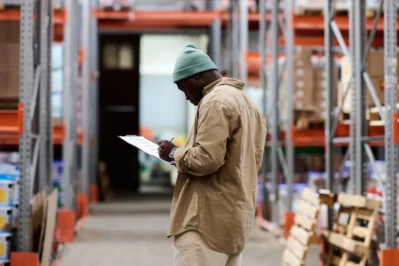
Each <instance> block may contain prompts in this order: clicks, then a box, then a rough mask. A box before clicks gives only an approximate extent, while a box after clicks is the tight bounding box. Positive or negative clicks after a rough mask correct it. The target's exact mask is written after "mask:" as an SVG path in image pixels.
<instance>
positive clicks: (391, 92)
mask: <svg viewBox="0 0 399 266" xmlns="http://www.w3.org/2000/svg"><path fill="white" fill-rule="evenodd" d="M396 10H397V4H396V0H385V12H384V16H385V17H384V48H385V53H384V56H385V57H384V63H385V107H386V110H387V113H386V114H387V115H386V125H385V160H386V164H387V168H386V171H387V172H386V178H387V179H386V185H385V193H384V197H385V202H384V204H385V210H386V211H385V245H386V248H387V249H396V248H397V246H396V235H397V233H396V232H397V230H396V226H397V221H396V215H397V211H398V210H397V206H396V200H397V184H396V175H397V173H398V167H399V145H398V143H397V142H395V141H394V136H393V132H394V131H393V128H392V127H393V126H394V124H396V123H398V112H397V110H396V102H397V79H398V76H397V68H398V62H397V49H396V46H397V26H396V25H397V18H396ZM394 133H395V134H398V132H394ZM392 263H393V261H392Z"/></svg>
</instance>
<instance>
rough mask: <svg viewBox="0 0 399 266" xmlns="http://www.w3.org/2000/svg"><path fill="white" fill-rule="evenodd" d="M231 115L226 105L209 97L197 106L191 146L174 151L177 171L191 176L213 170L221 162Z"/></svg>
mask: <svg viewBox="0 0 399 266" xmlns="http://www.w3.org/2000/svg"><path fill="white" fill-rule="evenodd" d="M232 119H233V117H232V113H231V111H230V109H229V108H228V107H227V106H226V105H225V104H224V103H222V102H219V101H212V102H209V103H206V104H205V105H203V106H200V109H199V116H198V126H197V127H198V128H197V134H196V141H195V144H194V146H193V147H191V148H180V149H177V150H176V152H175V156H174V157H175V162H176V167H177V169H178V171H179V172H180V173H182V174H185V175H192V176H206V175H210V174H213V173H215V172H216V171H217V170H218V169H219V168H220V167H221V166H222V165H223V164H224V162H225V155H226V146H227V142H228V141H229V139H230V134H231V132H232V131H231V129H232V124H233V121H232Z"/></svg>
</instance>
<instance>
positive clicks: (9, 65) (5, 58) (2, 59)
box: [0, 42, 20, 71]
mask: <svg viewBox="0 0 399 266" xmlns="http://www.w3.org/2000/svg"><path fill="white" fill-rule="evenodd" d="M19 65H20V45H19V43H2V42H0V71H19V68H20V67H19Z"/></svg>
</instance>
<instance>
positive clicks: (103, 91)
mask: <svg viewBox="0 0 399 266" xmlns="http://www.w3.org/2000/svg"><path fill="white" fill-rule="evenodd" d="M99 51H100V54H99V58H100V99H99V100H100V108H99V112H100V113H99V118H100V121H99V122H100V134H99V136H100V160H101V161H104V162H105V163H106V165H107V169H108V174H109V178H110V182H111V186H112V188H113V189H115V190H117V191H137V190H138V188H139V172H138V152H137V150H136V149H134V148H133V147H132V146H130V145H129V144H127V143H125V142H123V141H122V140H121V139H119V138H118V136H124V135H137V134H138V133H139V62H140V58H139V56H140V36H139V35H133V34H121V35H116V34H101V35H100V49H99Z"/></svg>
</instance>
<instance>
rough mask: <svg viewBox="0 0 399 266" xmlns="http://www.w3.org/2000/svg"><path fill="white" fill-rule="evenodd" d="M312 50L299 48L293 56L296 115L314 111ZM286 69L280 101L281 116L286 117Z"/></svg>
mask: <svg viewBox="0 0 399 266" xmlns="http://www.w3.org/2000/svg"><path fill="white" fill-rule="evenodd" d="M311 57H312V50H311V49H309V48H299V49H298V50H297V52H296V53H295V56H294V77H293V98H294V99H293V100H294V107H293V109H294V113H295V115H296V117H295V120H297V118H298V116H302V115H309V114H311V113H313V112H314V111H315V106H314V100H313V98H314V97H313V96H314V95H313V89H314V72H313V68H312V60H311ZM288 78H289V77H288V75H287V71H284V73H283V80H282V91H281V96H280V101H281V103H280V104H281V105H280V106H281V118H282V120H285V119H286V117H287V114H288V112H287V109H288V106H289V103H288V101H287V98H288V94H287V93H288V92H287V85H286V84H287V80H288Z"/></svg>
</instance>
